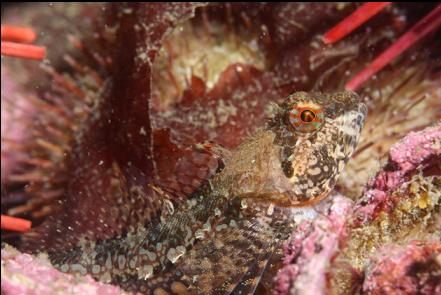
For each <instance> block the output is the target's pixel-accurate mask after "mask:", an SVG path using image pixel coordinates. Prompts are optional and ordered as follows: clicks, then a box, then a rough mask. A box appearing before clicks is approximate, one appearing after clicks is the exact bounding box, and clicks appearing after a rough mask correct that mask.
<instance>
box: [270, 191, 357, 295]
mask: <svg viewBox="0 0 441 295" xmlns="http://www.w3.org/2000/svg"><path fill="white" fill-rule="evenodd" d="M325 206H326V207H328V208H325V210H323V214H319V215H318V217H317V218H316V219H315V220H314V221H306V220H305V221H303V222H302V223H301V224H300V226H299V227H298V228H297V229H296V232H295V233H294V235H293V237H292V240H291V241H290V243H289V244H288V245H286V246H285V249H284V250H285V255H286V256H285V260H284V263H285V264H286V266H285V267H284V268H283V269H282V270H281V271H280V273H279V275H278V282H279V285H278V289H277V290H276V294H325V290H326V288H327V283H326V281H327V278H326V276H327V275H326V272H327V268H328V266H329V261H331V260H332V259H333V258H334V257H335V256H336V255H337V254H338V251H339V248H340V243H341V242H342V240H343V239H344V237H345V225H346V222H347V216H348V215H349V214H350V212H351V206H352V202H351V201H350V200H349V199H347V198H345V197H343V196H335V197H334V199H333V201H332V203H331V204H326V205H325ZM318 210H320V209H318ZM320 211H322V210H320Z"/></svg>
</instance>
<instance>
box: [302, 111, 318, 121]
mask: <svg viewBox="0 0 441 295" xmlns="http://www.w3.org/2000/svg"><path fill="white" fill-rule="evenodd" d="M314 118H315V114H314V112H313V111H312V110H304V111H302V112H301V113H300V119H301V120H302V121H303V122H305V123H309V122H311V121H312V120H314Z"/></svg>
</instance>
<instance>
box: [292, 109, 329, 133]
mask: <svg viewBox="0 0 441 295" xmlns="http://www.w3.org/2000/svg"><path fill="white" fill-rule="evenodd" d="M288 121H289V124H290V125H291V127H292V128H294V130H295V131H299V132H305V133H306V132H313V131H317V130H318V129H320V127H321V126H322V125H323V122H324V114H323V111H322V110H321V109H314V108H311V107H300V106H294V107H292V109H291V110H290V111H289V112H288Z"/></svg>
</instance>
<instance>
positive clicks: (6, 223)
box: [1, 214, 32, 232]
mask: <svg viewBox="0 0 441 295" xmlns="http://www.w3.org/2000/svg"><path fill="white" fill-rule="evenodd" d="M31 225H32V222H30V221H29V220H26V219H22V218H17V217H11V216H6V215H3V214H2V215H1V228H2V229H5V230H12V231H18V232H27V231H29V230H30V229H31Z"/></svg>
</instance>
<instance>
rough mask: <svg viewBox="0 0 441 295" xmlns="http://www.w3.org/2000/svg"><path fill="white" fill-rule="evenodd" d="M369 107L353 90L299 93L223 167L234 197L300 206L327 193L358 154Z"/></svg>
mask: <svg viewBox="0 0 441 295" xmlns="http://www.w3.org/2000/svg"><path fill="white" fill-rule="evenodd" d="M366 113H367V109H366V106H365V105H364V104H363V103H362V102H361V101H360V98H359V97H358V95H357V94H356V93H354V92H349V91H342V92H336V93H306V92H296V93H294V94H292V95H290V96H289V97H288V98H287V99H286V100H285V101H284V102H283V103H282V104H281V105H278V106H277V107H276V108H275V111H274V112H273V114H272V116H271V118H270V119H269V120H268V123H267V125H266V127H265V129H264V130H262V131H260V132H258V133H257V134H256V135H255V136H254V137H252V138H251V139H250V140H249V141H247V142H245V143H244V144H243V145H241V146H239V147H238V149H237V150H236V151H235V152H234V154H233V159H232V161H231V162H232V164H231V165H230V169H226V171H223V174H224V175H223V178H224V179H228V182H230V183H229V184H228V185H229V186H230V187H235V189H233V190H232V191H230V195H231V194H234V195H235V196H241V197H246V198H252V199H255V200H256V201H257V200H259V201H266V202H272V203H274V204H276V205H279V206H284V207H300V206H306V205H310V204H313V203H316V202H318V201H319V200H321V199H323V198H324V197H325V196H327V195H328V194H329V192H330V191H331V190H332V188H333V187H334V184H335V183H336V180H337V178H338V176H339V174H340V173H341V171H342V170H343V168H344V166H345V164H346V162H347V161H348V160H349V158H350V156H351V155H352V153H353V152H354V150H355V148H356V145H357V143H358V140H359V137H360V132H361V129H362V127H363V125H364V121H365V118H366Z"/></svg>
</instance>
